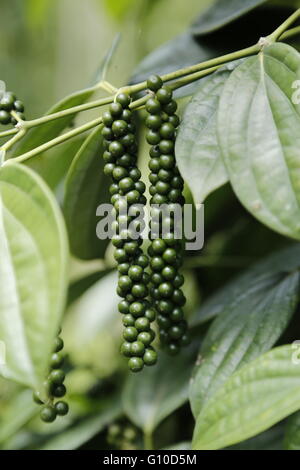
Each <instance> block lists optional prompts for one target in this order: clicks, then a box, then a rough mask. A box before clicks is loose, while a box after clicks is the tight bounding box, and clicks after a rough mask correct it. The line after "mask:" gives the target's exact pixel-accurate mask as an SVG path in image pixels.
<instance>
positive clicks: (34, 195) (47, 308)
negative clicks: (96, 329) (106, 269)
mask: <svg viewBox="0 0 300 470" xmlns="http://www.w3.org/2000/svg"><path fill="white" fill-rule="evenodd" d="M0 196H1V198H0V258H1V263H0V338H1V340H2V341H4V343H5V346H6V365H5V366H3V367H1V368H0V371H1V373H2V374H3V375H4V376H5V377H7V378H10V379H14V380H17V381H19V382H21V383H23V384H26V385H29V386H32V387H34V386H37V385H39V383H40V382H41V381H42V380H43V377H44V374H45V372H46V369H47V366H48V360H49V356H50V353H51V350H52V344H53V338H54V337H55V334H56V332H57V328H58V326H59V323H60V320H61V315H62V311H63V307H64V303H65V294H66V277H67V276H66V264H67V253H68V247H67V239H66V233H65V228H64V223H63V219H62V217H61V213H60V211H59V208H58V206H57V204H56V202H55V200H54V197H53V195H52V194H51V193H50V191H49V190H48V188H47V186H46V185H45V184H44V183H43V181H42V180H41V179H40V178H39V177H38V176H37V175H36V174H35V173H34V172H32V171H31V170H29V169H28V168H26V167H23V166H20V165H18V164H15V163H9V164H7V165H6V166H3V167H2V168H1V170H0Z"/></svg>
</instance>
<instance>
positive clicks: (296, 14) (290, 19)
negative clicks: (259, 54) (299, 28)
mask: <svg viewBox="0 0 300 470" xmlns="http://www.w3.org/2000/svg"><path fill="white" fill-rule="evenodd" d="M298 18H300V8H298V9H297V10H296V11H295V12H294V13H293V14H292V15H291V16H289V17H288V18H287V19H286V20H285V21H284V22H283V23H282V24H281V25H280V26H279V27H278V28H277V29H275V31H274V32H273V33H272V34H270V36H269V39H270V40H271V41H274V42H275V41H277V39H279V38H280V36H281V35H282V34H283V33H284V32H285V31H286V30H287V29H288V28H289V27H290V26H291V25H292V24H293V23H295V21H297V19H298Z"/></svg>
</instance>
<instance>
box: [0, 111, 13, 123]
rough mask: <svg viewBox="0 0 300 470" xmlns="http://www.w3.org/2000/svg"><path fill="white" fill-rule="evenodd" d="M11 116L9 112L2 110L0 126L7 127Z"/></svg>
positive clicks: (0, 112)
mask: <svg viewBox="0 0 300 470" xmlns="http://www.w3.org/2000/svg"><path fill="white" fill-rule="evenodd" d="M10 119H11V117H10V114H9V113H8V112H7V111H4V110H1V111H0V124H3V125H6V124H9V122H10Z"/></svg>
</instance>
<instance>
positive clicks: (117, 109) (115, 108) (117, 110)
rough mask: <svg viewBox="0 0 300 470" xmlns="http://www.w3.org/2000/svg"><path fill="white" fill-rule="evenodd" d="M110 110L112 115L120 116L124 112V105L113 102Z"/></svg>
mask: <svg viewBox="0 0 300 470" xmlns="http://www.w3.org/2000/svg"><path fill="white" fill-rule="evenodd" d="M109 111H110V113H111V115H112V116H113V117H114V118H116V117H119V116H120V115H121V114H122V112H123V107H122V105H121V104H120V103H112V104H111V105H110V106H109Z"/></svg>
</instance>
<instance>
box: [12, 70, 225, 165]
mask: <svg viewBox="0 0 300 470" xmlns="http://www.w3.org/2000/svg"><path fill="white" fill-rule="evenodd" d="M219 67H220V66H218V67H212V68H210V69H207V70H202V71H200V72H197V73H194V74H191V75H189V76H187V77H185V78H184V79H181V80H178V81H177V82H174V83H172V85H171V88H172V89H174V90H175V89H177V88H180V87H182V86H185V85H188V84H189V83H192V82H194V81H196V80H199V79H200V78H202V77H204V76H206V75H209V74H211V73H213V72H215V71H216V70H217V69H218V68H219ZM147 99H148V94H147V95H145V96H143V97H142V98H139V99H137V100H135V101H133V102H132V103H131V104H130V108H131V109H136V110H140V109H143V107H144V105H145V103H146V101H147ZM101 123H102V118H101V117H99V118H97V119H94V120H93V121H90V122H88V123H86V124H84V125H82V126H79V127H77V128H76V129H73V130H72V131H69V132H66V133H65V134H63V135H61V136H59V137H56V138H55V139H52V140H50V141H49V142H46V143H45V144H43V145H40V146H39V147H36V148H35V149H33V150H30V151H29V152H26V153H24V154H22V155H19V156H17V157H15V158H12V159H9V160H7V161H6V162H5V164H10V163H12V162H17V163H22V162H24V161H26V160H28V159H30V158H32V157H35V156H36V155H38V154H40V153H42V152H45V151H46V150H49V149H50V148H52V147H54V146H56V145H59V144H61V143H63V142H65V141H67V140H69V139H71V138H73V137H75V136H77V135H79V134H82V133H83V132H86V131H88V130H90V129H93V128H94V127H97V126H99V125H100V124H101ZM22 130H23V131H25V132H26V129H22ZM16 137H17V136H16ZM12 140H13V139H11V140H10V141H8V143H7V144H9V143H10V142H12ZM18 140H19V139H18ZM14 143H15V142H14ZM9 147H11V145H10V146H9ZM3 150H4V149H3Z"/></svg>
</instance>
